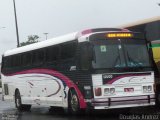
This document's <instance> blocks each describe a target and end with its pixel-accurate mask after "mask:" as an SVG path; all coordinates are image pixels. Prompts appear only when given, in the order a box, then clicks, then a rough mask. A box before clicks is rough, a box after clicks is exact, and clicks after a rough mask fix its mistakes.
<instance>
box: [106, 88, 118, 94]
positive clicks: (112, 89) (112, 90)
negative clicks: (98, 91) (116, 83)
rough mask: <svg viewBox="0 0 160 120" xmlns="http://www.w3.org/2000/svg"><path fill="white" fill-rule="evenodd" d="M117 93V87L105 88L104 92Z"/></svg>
mask: <svg viewBox="0 0 160 120" xmlns="http://www.w3.org/2000/svg"><path fill="white" fill-rule="evenodd" d="M114 93H115V88H105V89H104V94H114Z"/></svg>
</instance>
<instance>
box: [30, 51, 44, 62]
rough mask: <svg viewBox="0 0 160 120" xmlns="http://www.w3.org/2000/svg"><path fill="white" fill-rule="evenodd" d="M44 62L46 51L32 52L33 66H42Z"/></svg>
mask: <svg viewBox="0 0 160 120" xmlns="http://www.w3.org/2000/svg"><path fill="white" fill-rule="evenodd" d="M43 62H44V51H43V50H35V51H33V52H32V64H33V65H40V64H42V63H43Z"/></svg>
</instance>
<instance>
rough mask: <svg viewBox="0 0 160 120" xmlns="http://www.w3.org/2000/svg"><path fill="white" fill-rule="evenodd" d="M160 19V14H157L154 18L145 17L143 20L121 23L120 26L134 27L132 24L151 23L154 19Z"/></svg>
mask: <svg viewBox="0 0 160 120" xmlns="http://www.w3.org/2000/svg"><path fill="white" fill-rule="evenodd" d="M159 20H160V16H156V17H152V18H148V19H143V20H139V21H136V22H132V23H128V24H124V25H121V26H119V27H120V28H127V27H132V26H136V25H142V24H145V23H150V22H154V21H159Z"/></svg>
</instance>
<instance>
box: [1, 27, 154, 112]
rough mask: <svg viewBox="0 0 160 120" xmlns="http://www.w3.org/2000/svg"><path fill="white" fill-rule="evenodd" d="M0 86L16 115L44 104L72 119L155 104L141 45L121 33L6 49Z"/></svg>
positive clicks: (138, 38)
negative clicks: (66, 112)
mask: <svg viewBox="0 0 160 120" xmlns="http://www.w3.org/2000/svg"><path fill="white" fill-rule="evenodd" d="M2 86H3V98H4V100H11V101H15V105H16V107H17V108H18V110H24V109H26V110H28V109H30V108H31V105H47V106H52V107H63V108H65V109H68V110H69V111H70V112H71V113H73V114H74V113H78V112H79V111H80V110H84V109H115V108H127V107H139V106H152V105H154V104H155V92H154V69H153V59H152V57H151V56H150V54H149V50H148V49H147V41H146V40H145V39H144V37H143V35H142V34H140V33H135V32H134V33H133V32H131V31H129V30H127V29H118V28H99V29H89V30H84V31H82V32H76V33H72V34H69V35H65V36H61V37H57V38H53V39H50V40H46V41H42V42H39V43H34V44H32V45H27V46H24V47H19V48H15V49H12V50H8V51H6V52H5V53H4V54H3V56H2Z"/></svg>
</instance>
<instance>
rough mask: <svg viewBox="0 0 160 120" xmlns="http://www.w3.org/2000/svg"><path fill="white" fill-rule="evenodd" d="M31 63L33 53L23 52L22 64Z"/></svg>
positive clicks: (27, 64)
mask: <svg viewBox="0 0 160 120" xmlns="http://www.w3.org/2000/svg"><path fill="white" fill-rule="evenodd" d="M29 65H31V54H30V53H24V54H22V66H24V67H25V66H29Z"/></svg>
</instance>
